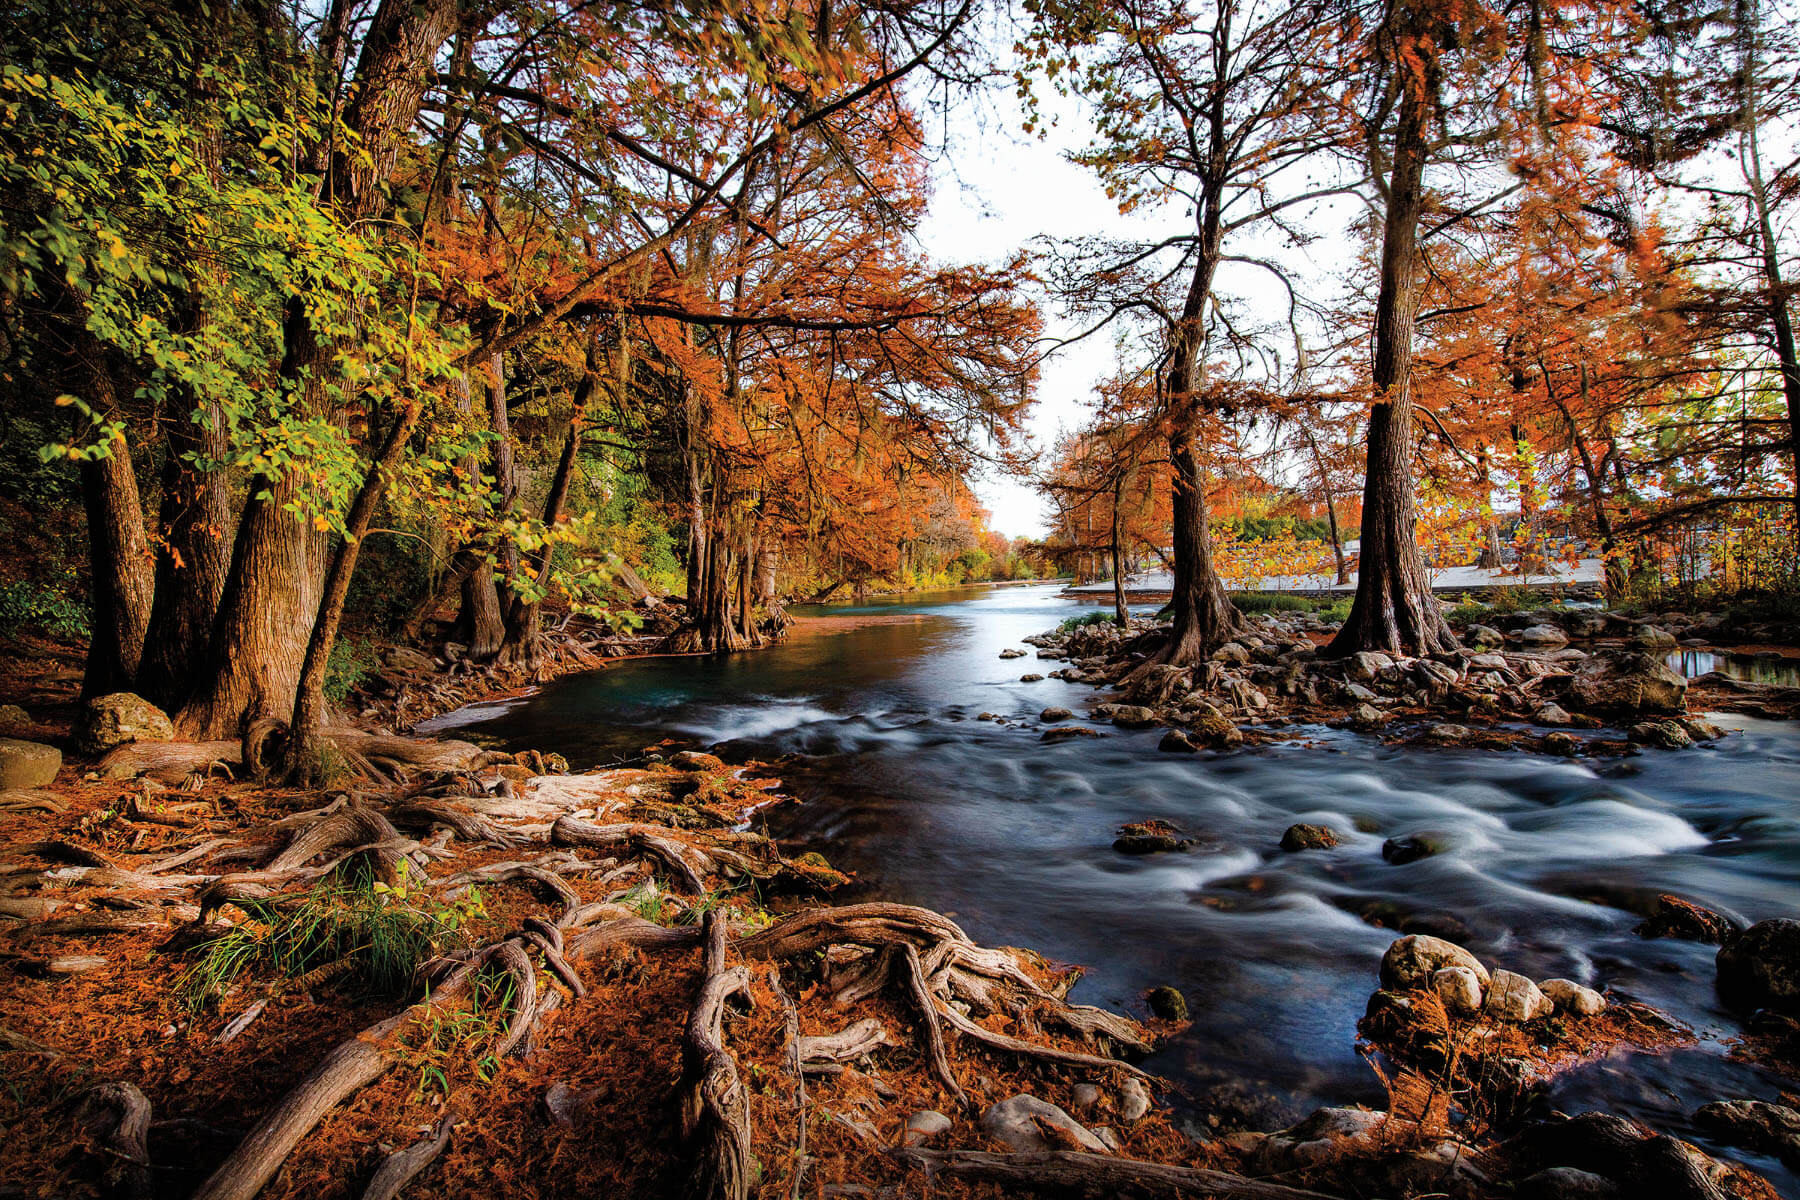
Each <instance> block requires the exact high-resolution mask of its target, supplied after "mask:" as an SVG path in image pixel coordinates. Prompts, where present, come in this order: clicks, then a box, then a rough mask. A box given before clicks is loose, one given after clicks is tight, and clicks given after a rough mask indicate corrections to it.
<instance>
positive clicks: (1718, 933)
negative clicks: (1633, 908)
mask: <svg viewBox="0 0 1800 1200" xmlns="http://www.w3.org/2000/svg"><path fill="white" fill-rule="evenodd" d="M1740 928H1741V926H1740V925H1739V924H1738V923H1737V922H1735V921H1733V920H1732V919H1731V918H1730V917H1727V916H1725V915H1724V914H1723V913H1716V912H1714V911H1713V910H1712V909H1710V908H1707V907H1706V906H1705V905H1702V904H1695V903H1694V902H1693V901H1692V900H1684V899H1682V898H1681V897H1680V896H1671V895H1669V894H1668V893H1667V892H1664V893H1663V894H1661V895H1659V896H1657V898H1656V899H1655V901H1653V902H1652V903H1651V906H1650V911H1649V912H1648V913H1646V914H1645V915H1644V919H1643V921H1642V922H1640V923H1639V924H1638V927H1637V930H1636V933H1637V935H1638V936H1639V937H1642V938H1681V939H1683V940H1685V941H1690V942H1707V943H1710V944H1712V945H1714V946H1719V945H1723V944H1724V942H1725V939H1726V938H1728V937H1730V936H1731V935H1732V934H1734V933H1736V932H1737V931H1738V930H1739V929H1740Z"/></svg>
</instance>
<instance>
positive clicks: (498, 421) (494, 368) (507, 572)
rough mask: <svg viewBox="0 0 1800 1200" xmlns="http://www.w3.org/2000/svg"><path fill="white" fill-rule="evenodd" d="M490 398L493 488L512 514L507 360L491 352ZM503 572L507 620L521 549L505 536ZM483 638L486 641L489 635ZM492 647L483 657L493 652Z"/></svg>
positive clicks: (514, 488) (515, 490) (500, 603)
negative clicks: (492, 438) (511, 583)
mask: <svg viewBox="0 0 1800 1200" xmlns="http://www.w3.org/2000/svg"><path fill="white" fill-rule="evenodd" d="M486 374H487V400H488V420H489V421H490V422H491V423H492V428H493V431H494V491H495V492H496V493H498V496H499V510H500V514H501V515H502V516H513V515H515V514H514V509H515V508H516V506H517V505H518V502H519V463H518V456H517V454H516V453H515V451H514V449H513V440H512V414H511V412H510V411H509V410H508V408H507V404H506V362H505V356H503V355H500V354H494V355H491V356H490V357H489V359H488V364H487V372H486ZM499 559H500V575H501V578H500V579H497V580H494V595H495V600H494V603H495V605H496V606H497V608H498V612H499V614H500V615H501V618H502V620H504V614H506V613H507V612H509V611H511V609H512V604H513V595H512V589H511V588H510V587H509V586H507V580H511V579H515V578H517V576H518V574H519V548H518V546H516V545H514V544H513V541H512V539H511V538H502V539H501V541H500V547H499ZM493 577H494V572H493V571H492V569H490V570H489V571H488V578H489V579H493ZM477 629H479V630H480V631H481V632H482V633H483V634H484V635H492V633H493V631H491V630H489V629H486V628H484V627H481V626H477ZM504 639H505V630H504V628H502V629H501V630H500V631H499V632H498V635H497V636H495V637H494V648H495V650H497V649H498V648H499V646H500V644H501V642H502V641H503V640H504ZM482 640H483V641H484V642H485V641H486V640H487V637H486V636H484V637H483V638H482ZM493 652H494V651H492V650H490V651H488V652H487V654H486V655H483V657H487V656H488V655H491V654H492V653H493Z"/></svg>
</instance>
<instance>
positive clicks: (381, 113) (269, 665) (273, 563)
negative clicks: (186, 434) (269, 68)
mask: <svg viewBox="0 0 1800 1200" xmlns="http://www.w3.org/2000/svg"><path fill="white" fill-rule="evenodd" d="M457 12H458V5H457V2H456V0H382V2H381V4H380V6H379V7H378V8H377V9H376V10H375V14H374V16H373V17H372V18H371V19H370V22H369V26H368V33H367V36H366V38H365V40H364V43H363V49H362V56H361V58H360V59H359V61H358V64H357V70H356V84H355V86H354V87H353V88H352V89H351V91H350V93H349V95H350V100H349V102H348V103H347V104H346V106H345V109H344V118H343V120H344V124H345V126H346V127H348V128H349V129H350V130H351V131H352V132H353V133H354V134H356V142H357V148H356V151H355V152H354V153H351V152H349V151H347V150H345V149H344V148H343V147H342V146H320V147H317V148H316V150H315V155H316V159H317V161H316V162H315V164H314V165H316V166H319V167H322V168H324V170H323V175H324V183H323V188H324V197H325V199H326V200H327V201H328V202H330V203H331V204H332V206H333V208H334V210H335V212H336V215H337V216H338V218H339V219H340V220H342V221H343V222H344V223H345V224H352V223H354V222H356V221H359V220H365V219H367V218H369V217H371V216H373V215H375V214H376V213H378V212H379V211H380V210H381V208H382V206H383V205H384V204H385V203H386V196H385V184H386V182H387V179H388V176H389V175H390V174H391V173H392V171H393V167H394V163H395V160H396V158H397V156H398V154H399V149H400V144H401V143H402V142H403V141H404V140H405V134H406V132H407V131H408V130H409V129H411V128H412V126H413V124H414V122H415V121H416V120H417V119H418V115H419V105H420V102H421V100H422V99H423V96H424V90H425V85H426V81H427V77H428V73H429V72H428V68H429V67H430V65H431V61H432V59H433V58H434V57H435V56H436V54H437V51H438V49H439V47H441V46H442V45H443V43H444V42H445V41H446V40H447V39H448V38H449V36H450V33H451V31H452V28H453V26H454V22H455V19H456V16H457ZM282 336H283V342H284V353H283V359H282V364H281V379H282V384H283V386H284V387H285V388H286V389H288V391H289V394H290V396H291V397H292V402H293V404H294V407H295V409H296V410H297V411H298V412H300V413H302V414H305V415H309V416H320V417H327V416H330V415H332V414H331V404H330V400H329V394H328V391H327V388H326V376H327V374H328V373H329V372H330V371H331V370H332V369H333V358H334V355H333V353H332V346H331V345H330V344H329V343H328V342H327V341H326V340H325V339H323V338H321V337H320V336H319V333H318V331H317V330H316V329H315V328H314V327H313V325H312V322H311V320H310V318H309V316H308V309H307V306H306V304H305V302H304V300H303V298H301V297H293V298H291V299H290V300H289V302H288V305H287V310H286V312H285V314H284V319H283V330H282ZM304 500H305V497H304V496H303V494H302V488H301V480H300V478H299V476H298V474H297V472H295V471H294V470H292V469H288V470H283V471H282V472H281V473H280V474H279V475H269V476H262V477H258V478H256V479H253V480H252V481H251V499H250V500H249V502H248V503H247V504H246V506H245V508H244V513H243V517H242V519H241V520H240V522H239V524H238V534H237V539H236V542H235V543H234V545H233V548H232V558H231V569H230V572H229V573H228V575H227V578H226V583H225V587H224V590H223V592H222V593H221V595H220V599H219V610H218V614H217V616H216V618H215V620H214V622H213V629H212V636H211V638H210V640H209V645H208V652H207V656H206V661H205V664H204V667H203V671H202V674H201V678H200V680H199V681H198V683H197V685H196V687H195V689H194V691H193V693H192V695H191V696H190V697H189V699H188V701H187V703H186V704H185V705H183V707H182V710H181V712H180V713H179V714H178V715H177V717H176V727H177V729H178V730H180V732H181V733H182V734H183V736H186V737H190V738H195V739H198V740H209V739H214V738H221V737H234V736H237V735H238V734H239V733H241V732H242V729H243V728H244V726H245V725H246V724H247V723H248V722H249V721H250V720H252V719H254V718H257V717H264V716H268V717H276V718H281V719H286V718H287V717H288V716H289V715H290V714H291V713H292V711H293V705H294V700H295V695H296V690H297V687H298V683H299V679H300V673H301V667H302V663H303V662H304V660H305V658H306V656H307V650H308V645H309V641H310V640H311V634H312V626H313V621H314V619H315V618H316V616H317V614H318V611H319V594H320V586H321V580H320V578H319V575H320V567H321V565H322V563H323V561H324V553H325V542H324V539H323V538H321V537H320V536H319V534H318V533H317V532H316V531H315V530H314V529H313V528H312V527H311V526H310V525H309V524H308V523H306V522H305V521H304V520H302V519H299V518H297V517H296V515H295V514H296V513H297V512H304V511H305V507H306V506H305V503H304ZM327 649H328V650H329V647H328V648H327Z"/></svg>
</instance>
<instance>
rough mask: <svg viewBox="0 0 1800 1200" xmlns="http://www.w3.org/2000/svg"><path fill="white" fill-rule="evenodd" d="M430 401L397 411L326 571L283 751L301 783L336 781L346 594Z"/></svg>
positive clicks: (288, 769)
mask: <svg viewBox="0 0 1800 1200" xmlns="http://www.w3.org/2000/svg"><path fill="white" fill-rule="evenodd" d="M423 411H424V405H423V403H422V402H420V401H418V400H414V401H412V402H411V403H410V404H408V405H407V406H406V408H405V409H403V410H402V411H401V412H400V413H399V414H398V416H397V418H396V419H395V421H394V427H393V428H392V429H391V430H389V431H388V436H387V441H386V442H384V443H383V444H382V447H381V450H380V452H379V453H378V454H377V455H376V456H375V459H374V461H372V462H371V463H370V464H369V469H368V470H367V471H366V472H365V473H364V475H363V481H362V486H361V487H359V488H358V489H357V492H356V499H355V500H354V501H352V502H351V505H350V512H349V514H348V515H347V516H346V518H345V520H344V536H343V538H342V539H341V540H340V541H339V542H338V545H337V549H336V550H335V551H334V552H333V554H332V556H331V566H330V569H329V570H328V571H327V572H326V576H325V587H324V596H323V599H322V600H321V602H320V604H319V611H318V614H317V617H316V618H315V620H314V622H313V626H312V636H311V638H310V639H309V640H308V642H307V646H306V657H305V660H304V662H303V664H302V666H301V670H300V682H299V685H298V688H297V689H296V695H295V696H294V703H293V714H294V715H293V719H292V720H291V721H289V722H288V735H287V744H286V746H285V747H284V749H283V752H282V773H283V774H284V775H285V776H286V777H287V778H288V779H289V780H290V781H291V782H293V783H295V784H298V785H301V786H324V785H326V784H328V783H329V782H331V780H330V776H331V774H332V771H331V769H330V768H331V764H330V763H329V762H328V761H327V760H326V757H325V755H324V754H323V750H324V747H325V740H324V733H325V711H326V703H325V669H326V667H327V665H328V664H329V662H330V660H331V650H332V647H333V646H335V645H336V644H337V635H338V626H339V624H340V623H341V622H342V620H343V616H344V599H345V597H347V596H348V595H349V594H350V580H351V577H352V576H354V575H355V573H356V559H357V556H358V554H359V553H360V552H361V550H362V543H363V538H365V537H366V536H368V532H369V523H370V521H371V520H373V519H374V516H375V508H376V505H377V504H378V503H379V502H380V500H381V493H382V492H383V491H384V490H385V489H386V487H387V483H388V480H389V479H390V478H392V476H393V473H394V469H395V468H396V467H397V466H399V464H400V458H401V456H402V455H404V454H405V453H406V442H407V439H409V438H410V437H412V432H413V429H414V428H415V427H416V426H417V425H418V423H419V416H420V414H421V413H422V412H423Z"/></svg>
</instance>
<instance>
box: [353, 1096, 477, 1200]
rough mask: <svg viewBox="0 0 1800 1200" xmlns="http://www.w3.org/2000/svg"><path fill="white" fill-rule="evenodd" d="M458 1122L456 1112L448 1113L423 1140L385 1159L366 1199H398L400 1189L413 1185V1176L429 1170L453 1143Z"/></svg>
mask: <svg viewBox="0 0 1800 1200" xmlns="http://www.w3.org/2000/svg"><path fill="white" fill-rule="evenodd" d="M455 1123H456V1114H455V1113H445V1114H444V1116H443V1118H442V1119H441V1120H439V1121H438V1123H437V1124H436V1125H434V1126H433V1127H432V1129H431V1132H430V1133H428V1134H426V1135H425V1136H424V1137H423V1138H421V1139H420V1140H419V1141H416V1142H414V1143H413V1144H412V1145H410V1146H408V1147H407V1148H406V1149H404V1150H396V1151H394V1152H393V1153H392V1154H390V1155H388V1156H387V1157H386V1158H384V1159H382V1160H381V1165H380V1166H379V1167H376V1168H375V1174H374V1176H373V1177H372V1178H371V1179H370V1180H369V1186H368V1187H366V1188H364V1189H363V1194H362V1200H394V1197H395V1196H398V1195H399V1194H400V1189H401V1188H403V1187H405V1186H406V1185H407V1184H409V1183H411V1182H412V1180H413V1176H415V1175H417V1174H418V1173H419V1172H420V1171H423V1170H424V1169H425V1168H426V1167H429V1166H430V1165H431V1164H432V1163H434V1162H436V1161H437V1160H438V1156H439V1155H440V1154H442V1153H443V1152H444V1147H446V1146H448V1145H449V1144H450V1128H451V1126H452V1125H454V1124H455Z"/></svg>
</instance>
